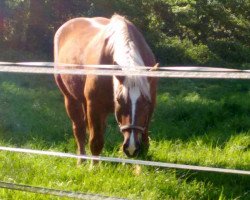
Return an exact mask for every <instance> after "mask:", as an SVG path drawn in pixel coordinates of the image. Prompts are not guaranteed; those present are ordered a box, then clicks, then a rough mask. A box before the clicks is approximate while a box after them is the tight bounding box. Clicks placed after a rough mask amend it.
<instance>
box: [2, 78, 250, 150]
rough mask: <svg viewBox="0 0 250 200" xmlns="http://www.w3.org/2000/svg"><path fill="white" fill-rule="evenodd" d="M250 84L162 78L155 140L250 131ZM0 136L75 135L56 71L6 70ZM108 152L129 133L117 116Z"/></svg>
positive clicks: (49, 139)
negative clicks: (123, 130) (123, 132)
mask: <svg viewBox="0 0 250 200" xmlns="http://www.w3.org/2000/svg"><path fill="white" fill-rule="evenodd" d="M249 90H250V85H249V83H248V82H247V81H228V80H224V81H219V80H189V79H178V80H177V79H162V80H160V83H159V92H158V104H157V107H156V110H155V113H154V117H153V119H152V122H151V126H150V131H151V134H150V137H151V138H152V139H153V140H154V141H162V140H178V139H180V140H182V141H187V140H189V139H190V138H194V137H202V138H203V140H206V142H207V143H216V145H224V144H225V142H226V141H228V140H229V139H230V137H231V136H232V135H236V134H238V133H240V132H247V131H248V130H250V101H249V97H250V93H249ZM0 94H1V96H0V107H1V109H0V120H1V123H0V130H2V131H1V133H0V138H1V140H4V141H11V143H12V144H14V145H16V146H22V145H23V144H25V143H27V140H30V141H35V140H37V141H44V143H45V144H46V146H47V147H50V146H53V145H54V144H59V143H61V142H65V143H67V141H68V140H71V139H72V137H73V136H72V130H71V123H70V120H69V119H68V117H67V115H66V112H65V108H64V105H63V97H62V95H61V94H60V92H59V90H58V88H57V87H56V85H55V83H54V79H53V76H45V75H20V74H18V75H15V74H1V75H0ZM105 139H106V143H105V148H106V151H111V152H113V151H114V149H117V148H119V146H120V145H121V143H122V141H123V137H122V136H121V134H120V133H119V131H118V128H117V123H116V122H115V120H114V118H112V117H111V118H109V120H108V122H107V131H106V134H105Z"/></svg>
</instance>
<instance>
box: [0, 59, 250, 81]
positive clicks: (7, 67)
mask: <svg viewBox="0 0 250 200" xmlns="http://www.w3.org/2000/svg"><path fill="white" fill-rule="evenodd" d="M54 65H56V66H57V68H52V66H54ZM149 69H152V68H151V67H148V66H135V67H133V68H131V67H126V66H118V65H76V64H55V63H52V62H25V63H9V62H0V72H7V73H32V74H72V75H100V76H147V77H158V78H194V79H250V70H238V69H226V68H213V67H199V66H173V67H159V68H157V69H156V70H154V71H151V70H149Z"/></svg>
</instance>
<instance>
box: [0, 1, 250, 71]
mask: <svg viewBox="0 0 250 200" xmlns="http://www.w3.org/2000/svg"><path fill="white" fill-rule="evenodd" d="M114 13H119V14H122V15H125V16H127V18H128V19H130V20H131V21H133V22H134V23H135V24H136V26H138V27H139V28H140V29H141V31H142V32H143V34H144V35H145V37H146V39H147V41H148V43H149V44H150V46H151V47H152V48H153V50H154V53H155V55H156V56H157V58H158V60H159V61H160V62H161V63H162V64H167V65H172V64H185V65H187V64H196V65H213V66H214V65H217V66H231V67H236V68H247V67H249V63H250V56H249V54H250V3H249V1H248V0H179V1H176V0H153V1H152V0H136V1H134V0H86V1H82V0H71V1H68V0H51V1H48V0H1V2H0V46H3V47H5V48H11V49H12V50H18V51H20V50H21V51H31V52H37V53H42V54H44V55H46V56H47V57H49V58H50V59H51V58H52V55H53V54H52V45H53V35H54V33H55V31H56V30H57V28H58V27H59V26H60V25H61V24H62V23H64V22H65V21H66V20H68V19H70V18H73V17H76V16H88V17H91V16H106V17H110V16H111V15H113V14H114ZM11 53H13V52H11ZM0 56H1V55H0Z"/></svg>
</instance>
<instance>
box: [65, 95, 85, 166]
mask: <svg viewBox="0 0 250 200" xmlns="http://www.w3.org/2000/svg"><path fill="white" fill-rule="evenodd" d="M64 100H65V107H66V110H67V113H68V115H69V117H70V119H71V121H72V126H73V133H74V136H75V140H76V144H77V148H78V154H79V155H84V154H85V140H86V124H85V114H84V109H83V106H82V103H81V102H80V101H77V100H75V99H73V98H71V97H66V96H65V98H64ZM82 161H83V159H78V162H77V164H81V163H82Z"/></svg>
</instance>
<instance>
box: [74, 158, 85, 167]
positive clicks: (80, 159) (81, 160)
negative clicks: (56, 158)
mask: <svg viewBox="0 0 250 200" xmlns="http://www.w3.org/2000/svg"><path fill="white" fill-rule="evenodd" d="M85 162H86V160H85V159H82V158H78V159H77V163H76V164H77V166H81V165H82V164H83V163H85Z"/></svg>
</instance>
